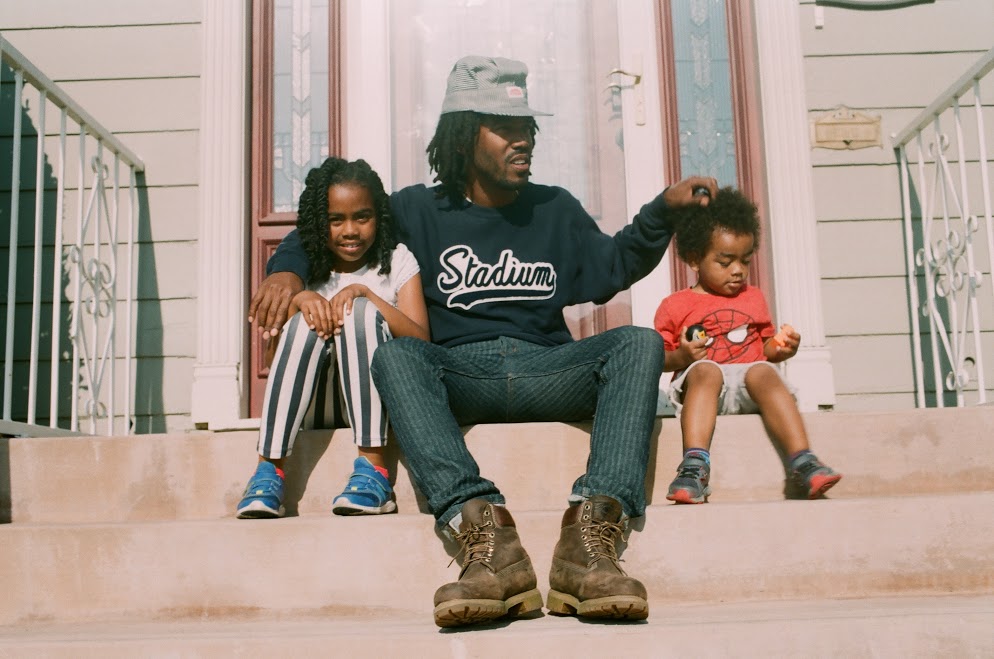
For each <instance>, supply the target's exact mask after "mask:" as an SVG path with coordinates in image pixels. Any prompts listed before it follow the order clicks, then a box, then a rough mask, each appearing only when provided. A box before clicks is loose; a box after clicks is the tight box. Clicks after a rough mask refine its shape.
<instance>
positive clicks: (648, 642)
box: [0, 595, 994, 659]
mask: <svg viewBox="0 0 994 659" xmlns="http://www.w3.org/2000/svg"><path fill="white" fill-rule="evenodd" d="M992 627H994V597H992V596H990V595H987V596H935V597H924V598H922V597H908V598H884V599H863V598H853V599H845V600H817V601H778V602H750V603H730V604H713V605H712V604H707V605H701V604H693V603H691V604H686V603H684V604H681V605H679V606H677V605H673V606H667V607H666V608H660V609H657V610H656V611H654V612H653V614H652V615H650V617H649V620H648V621H646V622H645V623H638V624H623V623H601V624H597V623H594V624H591V623H586V622H580V621H579V620H576V619H575V618H569V617H557V616H551V615H544V616H539V617H537V618H535V619H525V620H516V621H512V622H504V623H499V624H495V625H489V626H481V627H474V628H472V630H471V631H469V630H442V631H440V630H438V629H437V628H436V627H435V626H434V624H433V623H432V621H431V616H430V613H429V612H428V611H427V610H426V611H425V612H423V613H417V614H416V613H407V614H399V615H391V616H389V617H384V616H380V615H377V614H376V613H375V612H374V613H366V612H356V613H354V614H352V615H320V616H314V617H313V618H310V619H300V618H294V619H280V620H273V619H266V620H261V619H259V620H245V619H225V620H213V619H207V620H192V621H181V622H138V623H121V622H116V623H115V622H97V623H86V624H75V625H67V624H30V625H24V626H19V627H16V628H11V627H7V628H0V655H2V656H5V657H33V658H34V657H49V658H51V659H58V658H63V657H64V658H67V659H68V658H71V659H88V658H90V657H92V658H94V659H97V658H99V659H115V658H118V657H120V658H127V659H131V658H132V657H139V656H142V657H147V656H170V657H179V656H182V657H193V656H196V657H204V658H210V657H233V656H238V657H246V658H252V657H259V658H260V659H261V658H263V657H265V658H266V659H269V658H271V657H319V656H324V657H326V656H340V657H346V656H348V657H356V656H370V655H374V656H397V657H412V658H418V657H432V658H435V657H476V658H480V659H491V658H492V659H504V658H505V657H508V656H520V657H578V658H583V657H655V658H661V659H665V658H667V657H681V658H682V657H686V656H688V655H691V656H695V657H744V656H752V657H801V656H803V657H833V658H834V657H851V658H857V659H858V658H860V657H962V658H965V659H969V658H971V657H977V658H979V657H990V656H994V634H991V633H990V630H991V628H992Z"/></svg>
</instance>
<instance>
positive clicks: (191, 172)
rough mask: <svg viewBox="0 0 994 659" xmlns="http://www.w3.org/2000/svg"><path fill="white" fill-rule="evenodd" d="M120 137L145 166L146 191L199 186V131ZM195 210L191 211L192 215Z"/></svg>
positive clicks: (137, 134)
mask: <svg viewBox="0 0 994 659" xmlns="http://www.w3.org/2000/svg"><path fill="white" fill-rule="evenodd" d="M120 137H121V140H122V141H123V142H124V143H125V144H127V146H128V147H130V148H131V150H132V151H134V152H135V153H136V154H138V157H140V158H141V159H142V160H143V161H144V162H145V182H146V185H148V186H149V188H153V187H160V186H169V187H175V186H196V185H197V184H198V183H199V167H200V133H199V132H198V131H195V130H189V131H176V132H164V133H134V134H131V135H121V136H120ZM75 157H76V158H78V157H79V156H78V155H75ZM196 210H197V209H196V208H191V209H190V211H191V212H196Z"/></svg>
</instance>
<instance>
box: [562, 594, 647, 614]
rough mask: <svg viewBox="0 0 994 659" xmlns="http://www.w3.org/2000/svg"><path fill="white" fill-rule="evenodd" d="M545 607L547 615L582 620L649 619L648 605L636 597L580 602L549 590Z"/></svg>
mask: <svg viewBox="0 0 994 659" xmlns="http://www.w3.org/2000/svg"><path fill="white" fill-rule="evenodd" d="M547 606H548V609H549V613H554V614H558V615H575V616H580V617H582V618H611V619H614V620H645V619H646V618H648V617H649V603H648V602H647V601H645V600H644V599H642V598H641V597H638V596H636V595H614V596H612V597H598V598H596V599H590V600H585V601H583V602H581V601H580V600H578V599H577V598H575V597H573V596H572V595H568V594H566V593H561V592H559V591H558V590H550V591H549V599H548V605H547Z"/></svg>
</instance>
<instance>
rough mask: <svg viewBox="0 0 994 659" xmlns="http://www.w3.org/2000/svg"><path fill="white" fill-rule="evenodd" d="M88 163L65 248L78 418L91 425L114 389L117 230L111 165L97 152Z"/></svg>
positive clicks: (102, 416) (104, 411)
mask: <svg viewBox="0 0 994 659" xmlns="http://www.w3.org/2000/svg"><path fill="white" fill-rule="evenodd" d="M90 168H91V170H92V172H93V181H92V185H91V186H90V188H89V190H88V195H87V200H86V204H85V212H84V213H83V214H82V216H81V218H80V226H79V232H80V235H79V238H78V242H77V244H76V245H72V246H70V247H69V248H68V250H67V251H68V260H69V262H70V264H71V267H72V269H73V271H74V275H75V278H76V282H77V284H76V290H77V295H78V299H77V300H76V306H75V307H74V308H75V312H74V317H73V323H72V329H71V331H70V336H71V338H72V341H73V345H74V347H75V349H76V352H77V354H78V355H79V375H78V382H79V400H80V408H81V413H80V419H81V420H82V419H89V421H90V425H91V427H95V426H96V423H97V421H98V420H102V419H107V418H108V416H109V414H110V409H112V404H111V405H108V401H106V400H104V398H105V397H106V396H113V395H114V392H113V391H112V390H111V389H110V388H108V387H104V383H105V379H106V377H107V376H108V375H109V374H111V370H110V369H113V367H114V349H113V347H114V336H113V334H114V323H115V322H116V318H117V314H116V299H115V290H116V284H117V247H118V246H117V233H118V232H117V227H116V226H114V224H113V219H112V218H111V216H110V212H109V210H108V208H109V206H108V204H107V180H108V178H109V176H110V172H109V169H108V167H107V166H106V165H105V164H104V163H103V162H102V159H101V157H100V156H94V157H93V158H92V159H91V161H90ZM111 377H112V375H111Z"/></svg>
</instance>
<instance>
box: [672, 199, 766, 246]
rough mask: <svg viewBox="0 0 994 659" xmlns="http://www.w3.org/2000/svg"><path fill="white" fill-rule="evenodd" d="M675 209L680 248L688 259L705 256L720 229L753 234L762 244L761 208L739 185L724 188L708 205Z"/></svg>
mask: <svg viewBox="0 0 994 659" xmlns="http://www.w3.org/2000/svg"><path fill="white" fill-rule="evenodd" d="M671 213H672V214H673V215H672V217H673V227H674V230H675V233H676V251H677V254H678V255H679V256H680V259H681V260H683V261H684V262H685V263H693V262H697V261H700V260H701V259H702V258H704V255H705V254H706V253H707V251H708V248H709V247H710V246H711V236H712V235H713V234H714V232H715V230H716V229H723V230H725V231H730V232H732V233H734V234H738V235H743V234H745V235H752V238H753V248H754V249H755V248H758V247H759V211H758V210H757V209H756V204H754V203H752V201H750V200H749V198H748V197H746V196H745V195H744V194H742V193H741V192H740V191H739V190H736V189H735V188H732V187H725V188H721V189H720V190H718V194H717V195H715V197H714V199H712V200H711V201H710V202H709V203H708V205H707V206H706V207H705V206H698V205H697V204H692V205H690V206H685V207H683V208H676V209H673V210H672V211H671Z"/></svg>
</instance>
